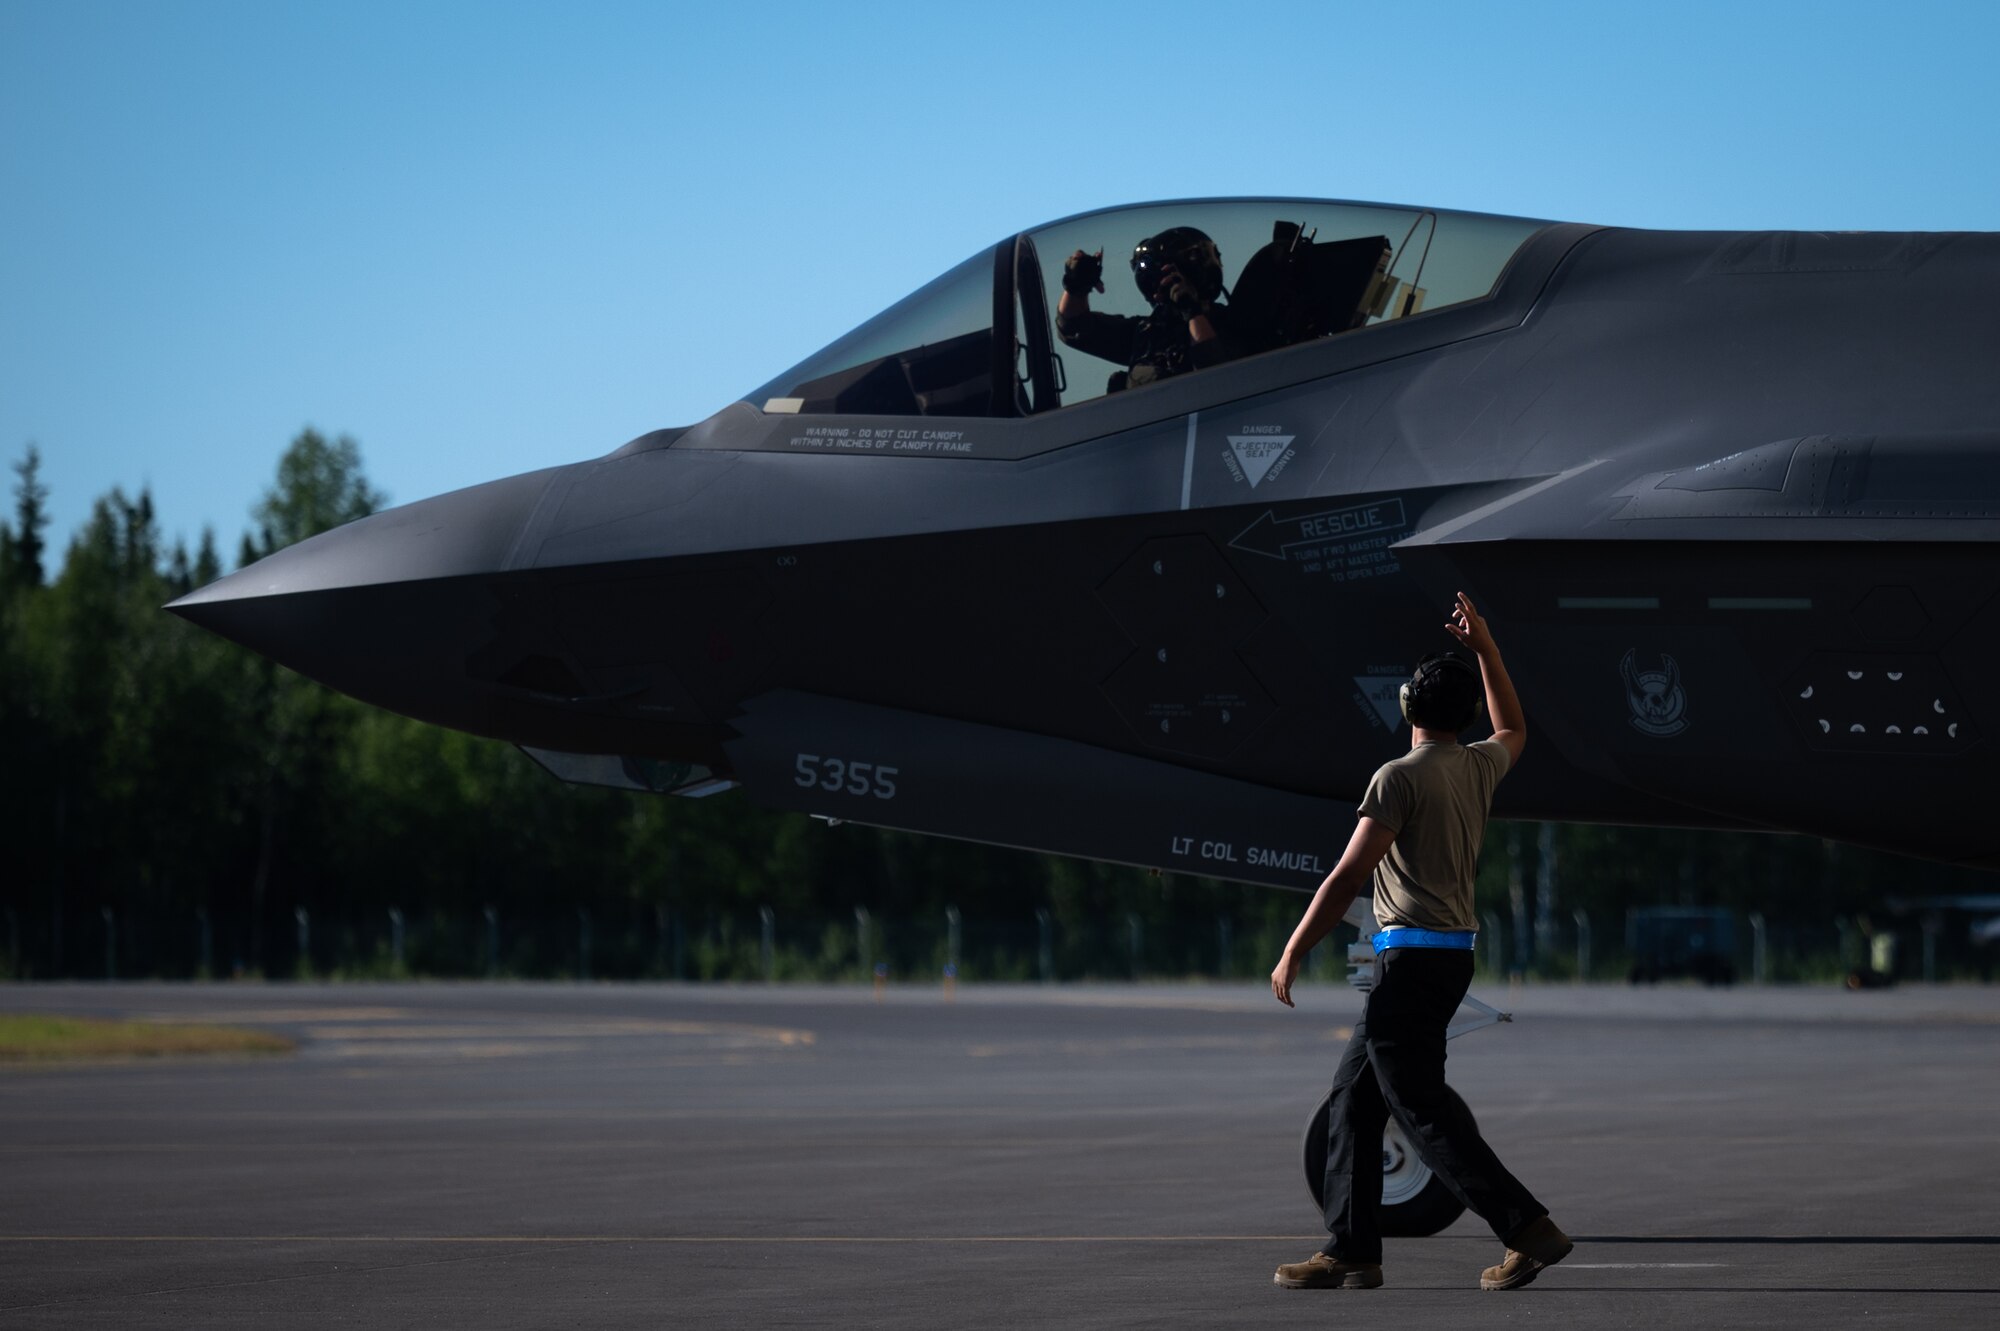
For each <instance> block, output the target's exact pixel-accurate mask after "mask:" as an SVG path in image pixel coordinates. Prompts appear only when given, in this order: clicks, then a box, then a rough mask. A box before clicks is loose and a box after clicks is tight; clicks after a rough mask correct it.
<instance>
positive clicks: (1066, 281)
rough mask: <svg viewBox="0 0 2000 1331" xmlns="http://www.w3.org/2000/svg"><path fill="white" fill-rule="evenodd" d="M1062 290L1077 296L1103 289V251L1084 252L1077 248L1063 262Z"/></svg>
mask: <svg viewBox="0 0 2000 1331" xmlns="http://www.w3.org/2000/svg"><path fill="white" fill-rule="evenodd" d="M1063 290H1064V291H1067V292H1070V293H1071V294H1072V295H1077V296H1088V295H1089V294H1090V293H1091V292H1093V291H1102V290H1104V251H1103V250H1099V251H1098V252H1097V253H1095V254H1085V253H1084V252H1083V251H1082V250H1078V251H1077V252H1076V253H1074V254H1072V255H1070V256H1069V259H1068V261H1067V262H1065V263H1064V264H1063Z"/></svg>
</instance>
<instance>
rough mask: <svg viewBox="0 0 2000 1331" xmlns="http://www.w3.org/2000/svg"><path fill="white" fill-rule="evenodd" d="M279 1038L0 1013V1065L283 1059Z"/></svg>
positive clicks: (288, 1045) (228, 1029) (287, 1048)
mask: <svg viewBox="0 0 2000 1331" xmlns="http://www.w3.org/2000/svg"><path fill="white" fill-rule="evenodd" d="M292 1049H293V1045H292V1042H291V1041H290V1040H287V1039H285V1038H284V1037H283V1036H278V1035H271V1034H269V1033H267V1032H265V1031H246V1030H241V1029H239V1028H237V1027H234V1026H203V1025H196V1024H192V1023H190V1024H188V1025H180V1024H177V1023H171V1024H170V1023H163V1022H153V1021H101V1020H99V1019H98V1018H96V1017H52V1016H45V1015H41V1014H38V1013H32V1012H0V1063H39V1062H45V1061H50V1060H55V1059H66V1058H168V1057H173V1056H175V1055H180V1054H288V1053H290V1052H291V1051H292Z"/></svg>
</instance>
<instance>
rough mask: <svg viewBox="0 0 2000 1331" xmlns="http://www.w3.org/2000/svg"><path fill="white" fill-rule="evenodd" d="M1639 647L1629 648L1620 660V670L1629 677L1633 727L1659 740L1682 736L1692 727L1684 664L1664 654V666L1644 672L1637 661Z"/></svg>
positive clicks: (1627, 686)
mask: <svg viewBox="0 0 2000 1331" xmlns="http://www.w3.org/2000/svg"><path fill="white" fill-rule="evenodd" d="M1637 650H1638V649H1637V648H1633V649H1631V650H1628V651H1627V652H1626V653H1625V659H1624V660H1623V661H1620V662H1619V663H1618V673H1619V675H1620V676H1621V677H1623V679H1624V680H1625V700H1626V701H1627V702H1628V703H1630V704H1631V706H1632V728H1633V729H1634V730H1636V731H1638V732H1639V733H1640V734H1642V735H1651V736H1652V737H1653V738H1655V739H1667V738H1669V737H1670V736H1673V735H1678V734H1680V733H1681V732H1682V731H1683V730H1686V729H1687V728H1688V716H1687V694H1686V693H1685V692H1684V691H1683V690H1682V689H1681V668H1680V665H1679V663H1678V662H1676V661H1675V660H1674V658H1673V657H1671V656H1667V655H1665V654H1662V655H1661V657H1660V665H1661V667H1662V668H1661V669H1659V670H1646V671H1641V670H1640V669H1639V668H1638V667H1637V665H1635V664H1634V658H1635V656H1636V655H1637Z"/></svg>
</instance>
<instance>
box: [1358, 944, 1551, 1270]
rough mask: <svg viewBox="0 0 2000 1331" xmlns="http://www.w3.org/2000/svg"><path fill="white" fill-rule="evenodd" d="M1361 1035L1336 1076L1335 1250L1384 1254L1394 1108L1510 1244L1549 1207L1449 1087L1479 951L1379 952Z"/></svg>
mask: <svg viewBox="0 0 2000 1331" xmlns="http://www.w3.org/2000/svg"><path fill="white" fill-rule="evenodd" d="M1378 966H1379V969H1378V970H1377V973H1376V980H1375V987H1374V989H1373V991H1372V992H1370V993H1369V995H1368V1004H1367V1006H1366V1007H1365V1008H1364V1009H1363V1010H1362V1014H1361V1021H1360V1023H1359V1024H1358V1025H1356V1026H1355V1028H1354V1038H1353V1039H1352V1040H1350V1041H1349V1042H1348V1045H1347V1052H1346V1053H1344V1054H1342V1055H1341V1058H1340V1067H1339V1069H1338V1070H1337V1071H1336V1072H1335V1073H1334V1075H1333V1105H1332V1108H1331V1110H1330V1112H1329V1114H1328V1118H1327V1152H1326V1228H1327V1232H1328V1233H1329V1234H1331V1235H1332V1237H1331V1238H1330V1239H1329V1240H1328V1241H1327V1245H1326V1249H1325V1251H1326V1252H1328V1253H1329V1254H1331V1255H1333V1256H1335V1257H1338V1258H1341V1259H1342V1260H1344V1261H1349V1262H1380V1261H1381V1260H1382V1231H1381V1228H1380V1219H1379V1212H1380V1211H1381V1207H1382V1128H1383V1126H1384V1124H1386V1123H1387V1122H1388V1117H1389V1115H1390V1114H1394V1115H1395V1116H1396V1121H1397V1122H1398V1123H1400V1124H1401V1125H1402V1127H1403V1132H1404V1134H1405V1135H1407V1136H1408V1137H1409V1139H1410V1143H1411V1145H1412V1146H1414V1147H1415V1148H1416V1150H1417V1154H1419V1155H1420V1156H1422V1157H1423V1160H1424V1163H1425V1164H1427V1165H1429V1166H1430V1167H1431V1169H1432V1170H1433V1171H1434V1172H1435V1173H1436V1174H1437V1176H1438V1177H1439V1178H1440V1179H1442V1180H1443V1181H1444V1184H1445V1186H1446V1187H1448V1188H1450V1189H1451V1190H1452V1192H1453V1193H1455V1194H1457V1196H1458V1199H1459V1200H1460V1201H1462V1202H1464V1203H1465V1205H1466V1208H1467V1209H1468V1210H1470V1211H1472V1213H1473V1214H1475V1215H1477V1216H1478V1217H1479V1218H1480V1219H1482V1220H1484V1221H1485V1222H1486V1223H1487V1224H1488V1225H1491V1226H1492V1227H1493V1232H1494V1234H1496V1235H1498V1236H1499V1238H1500V1240H1501V1241H1502V1242H1505V1241H1506V1240H1507V1239H1509V1238H1511V1237H1512V1236H1513V1235H1514V1234H1516V1233H1518V1232H1519V1231H1520V1229H1521V1227H1522V1226H1523V1225H1525V1224H1527V1223H1528V1222H1529V1221H1531V1220H1534V1219H1535V1218H1537V1217H1538V1216H1543V1215H1547V1214H1548V1208H1546V1207H1544V1206H1543V1205H1542V1204H1541V1203H1540V1202H1537V1201H1536V1200H1535V1199H1534V1197H1533V1196H1532V1195H1531V1194H1530V1193H1529V1192H1528V1190H1527V1189H1526V1188H1524V1187H1522V1186H1521V1184H1520V1182H1519V1181H1518V1180H1517V1179H1516V1178H1515V1177H1514V1176H1513V1175H1512V1174H1509V1173H1508V1172H1507V1170H1506V1167H1505V1166H1504V1165H1502V1164H1501V1163H1500V1159H1499V1157H1498V1156H1496V1155H1494V1154H1493V1148H1491V1147H1490V1146H1488V1145H1487V1144H1486V1142H1485V1140H1484V1139H1483V1138H1482V1137H1480V1135H1479V1129H1478V1127H1477V1126H1476V1125H1474V1123H1473V1121H1472V1118H1471V1116H1470V1115H1469V1114H1467V1113H1465V1112H1464V1111H1463V1110H1462V1109H1460V1108H1459V1107H1458V1106H1457V1105H1455V1104H1454V1103H1453V1102H1452V1101H1451V1099H1450V1098H1449V1097H1447V1096H1446V1095H1445V1089H1444V1033H1445V1028H1446V1027H1447V1026H1448V1025H1450V1023H1451V1017H1452V1014H1453V1013H1454V1012H1456V1011H1457V1010H1458V1005H1459V1002H1460V1000H1461V999H1463V998H1464V997H1465V990H1466V986H1468V985H1470V984H1471V983H1472V953H1470V952H1461V951H1458V950H1456V949H1452V948H1429V947H1398V948H1391V949H1389V950H1388V951H1387V952H1384V953H1382V954H1381V956H1380V958H1379V959H1378Z"/></svg>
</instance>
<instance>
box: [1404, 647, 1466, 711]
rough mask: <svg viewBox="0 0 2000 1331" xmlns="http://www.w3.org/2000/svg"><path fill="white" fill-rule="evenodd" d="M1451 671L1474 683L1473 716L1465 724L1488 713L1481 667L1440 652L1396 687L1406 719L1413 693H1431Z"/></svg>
mask: <svg viewBox="0 0 2000 1331" xmlns="http://www.w3.org/2000/svg"><path fill="white" fill-rule="evenodd" d="M1452 673H1457V674H1459V675H1461V676H1463V677H1465V678H1466V679H1468V680H1469V681H1471V683H1472V696H1473V705H1472V717H1471V719H1470V720H1468V721H1467V722H1466V724H1467V725H1471V724H1473V722H1476V721H1478V720H1479V719H1480V718H1481V717H1483V716H1485V715H1486V689H1485V684H1484V681H1483V680H1481V679H1480V677H1479V670H1478V668H1477V667H1475V666H1474V665H1473V664H1472V663H1471V662H1470V661H1468V660H1466V659H1465V658H1464V657H1462V656H1458V655H1456V654H1454V653H1452V652H1438V653H1436V654H1434V655H1431V656H1426V657H1425V658H1424V659H1423V660H1421V661H1419V662H1417V670H1416V673H1415V674H1413V675H1411V676H1410V682H1409V683H1407V684H1405V685H1403V687H1402V688H1401V689H1399V690H1397V693H1396V701H1397V703H1398V704H1399V705H1400V706H1401V707H1402V709H1403V720H1405V721H1409V719H1410V694H1411V693H1413V692H1428V691H1429V689H1430V687H1431V685H1432V683H1433V682H1434V681H1437V680H1439V679H1440V678H1442V677H1443V676H1446V675H1449V674H1452ZM1413 724H1414V723H1413Z"/></svg>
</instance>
